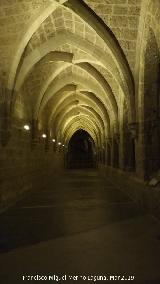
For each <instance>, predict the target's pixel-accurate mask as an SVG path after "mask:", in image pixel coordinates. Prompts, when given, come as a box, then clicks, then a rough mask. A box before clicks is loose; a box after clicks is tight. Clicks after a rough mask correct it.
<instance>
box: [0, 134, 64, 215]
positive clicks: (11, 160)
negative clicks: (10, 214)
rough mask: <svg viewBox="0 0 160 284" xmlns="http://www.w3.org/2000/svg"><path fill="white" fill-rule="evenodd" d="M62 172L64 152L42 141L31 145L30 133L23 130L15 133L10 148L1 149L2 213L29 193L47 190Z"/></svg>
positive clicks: (2, 147)
mask: <svg viewBox="0 0 160 284" xmlns="http://www.w3.org/2000/svg"><path fill="white" fill-rule="evenodd" d="M1 138H2V137H1ZM1 142H2V141H1ZM62 170H63V153H62V152H55V151H54V149H53V145H50V148H48V147H47V149H46V145H45V141H43V140H42V139H41V140H39V141H37V143H36V144H35V145H32V144H31V139H30V133H28V132H24V131H23V130H21V129H19V130H18V129H16V130H14V131H12V137H11V138H10V140H9V141H8V143H7V145H5V146H2V145H1V146H0V211H3V210H4V209H6V208H7V207H8V206H10V205H12V204H14V202H16V201H17V200H18V199H20V198H21V197H22V196H23V195H24V194H26V192H28V191H34V190H37V189H40V188H41V187H45V186H46V184H47V183H48V182H49V180H50V179H51V178H54V177H55V178H56V177H57V176H58V175H59V173H60V172H61V171H62Z"/></svg>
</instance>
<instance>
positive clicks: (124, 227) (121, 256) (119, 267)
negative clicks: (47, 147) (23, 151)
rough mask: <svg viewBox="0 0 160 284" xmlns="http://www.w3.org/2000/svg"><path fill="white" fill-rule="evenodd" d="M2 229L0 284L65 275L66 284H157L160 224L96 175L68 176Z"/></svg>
mask: <svg viewBox="0 0 160 284" xmlns="http://www.w3.org/2000/svg"><path fill="white" fill-rule="evenodd" d="M0 227H1V233H0V279H1V283H3V284H10V283H11V284H14V283H30V282H31V283H34V281H30V282H29V281H28V280H27V279H26V280H24V281H22V276H26V275H32V276H33V275H37V274H38V275H59V277H62V276H63V275H66V276H67V279H66V280H65V281H64V282H63V281H59V283H66V284H69V283H94V282H91V281H88V282H87V281H84V280H83V279H82V278H81V279H78V280H77V281H73V280H72V281H71V280H70V279H69V275H77V276H78V275H79V276H80V275H84V276H86V277H88V276H89V275H90V276H91V275H94V276H96V275H106V274H107V275H121V276H123V275H125V276H126V277H128V276H134V277H135V280H134V281H126V282H127V283H141V284H142V283H157V284H158V283H160V282H159V281H160V271H159V261H160V224H159V223H158V222H157V221H155V219H153V217H151V216H149V215H146V214H144V213H143V212H142V210H140V209H139V208H138V207H137V206H136V204H135V203H134V202H133V201H132V200H131V199H130V198H129V197H128V196H126V195H125V194H124V193H123V192H122V191H121V189H120V188H119V187H117V186H115V184H114V183H113V181H111V180H109V179H107V178H105V179H104V178H102V177H100V176H99V174H98V171H96V170H93V169H92V170H90V169H87V170H67V171H65V172H64V173H63V176H62V177H61V178H60V179H59V178H57V179H55V178H54V179H52V180H50V183H48V184H47V186H46V187H44V188H43V187H42V188H41V189H40V190H35V191H34V192H32V193H28V194H27V196H26V197H25V198H24V199H23V200H21V201H19V202H18V203H17V204H16V205H15V206H13V207H12V208H10V209H9V210H7V211H6V212H5V213H3V214H2V215H1V216H0ZM153 280H154V282H152V281H153ZM111 282H112V283H113V281H111ZM40 283H41V282H40ZM46 283H52V282H47V281H46ZM53 283H56V281H55V282H54V281H53ZM98 283H99V282H98ZM100 283H103V281H100ZM105 283H106V282H105ZM108 283H110V282H109V281H108Z"/></svg>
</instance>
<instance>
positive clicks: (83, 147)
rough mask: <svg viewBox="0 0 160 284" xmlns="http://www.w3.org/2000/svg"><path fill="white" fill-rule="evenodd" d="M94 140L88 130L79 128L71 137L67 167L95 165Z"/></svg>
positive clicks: (76, 167)
mask: <svg viewBox="0 0 160 284" xmlns="http://www.w3.org/2000/svg"><path fill="white" fill-rule="evenodd" d="M95 160H96V159H95V154H94V141H93V139H92V138H91V136H90V135H89V134H88V132H86V131H84V130H78V131H76V132H75V133H74V135H73V136H72V138H71V139H70V142H69V145H68V153H67V167H68V168H70V169H81V168H93V167H95V166H96V165H95Z"/></svg>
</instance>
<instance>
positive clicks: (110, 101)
mask: <svg viewBox="0 0 160 284" xmlns="http://www.w3.org/2000/svg"><path fill="white" fill-rule="evenodd" d="M140 5H141V0H115V1H113V0H112V1H110V0H85V1H81V0H68V1H67V0H61V1H54V0H39V1H31V0H28V1H21V2H17V1H6V0H4V1H3V3H1V4H0V15H2V17H1V18H2V19H3V21H2V24H1V25H0V40H1V46H0V51H1V53H2V63H3V64H2V66H1V69H2V70H0V72H1V73H2V75H3V78H4V80H5V82H6V85H7V91H8V92H9V94H10V98H11V100H10V107H11V113H12V116H13V117H15V118H16V119H23V120H25V121H26V122H27V121H31V120H35V121H38V125H39V129H40V130H43V131H47V133H49V135H50V137H51V138H55V139H57V140H58V141H63V143H66V144H67V143H68V141H69V139H70V138H71V136H72V135H73V133H74V132H75V131H77V130H78V129H84V130H86V131H87V132H88V133H89V134H90V135H91V136H92V138H93V139H94V141H95V144H96V145H97V146H98V145H101V144H103V143H105V141H106V139H107V138H109V137H111V136H112V135H113V134H114V133H118V132H119V129H120V127H121V124H122V123H123V113H124V106H125V111H127V117H128V121H129V122H133V121H134V119H135V93H134V70H135V53H136V41H137V33H138V23H139V15H140V7H141V6H140ZM4 29H5V33H4ZM126 106H127V107H126Z"/></svg>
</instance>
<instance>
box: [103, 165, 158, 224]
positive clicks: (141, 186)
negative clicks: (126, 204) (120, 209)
mask: <svg viewBox="0 0 160 284" xmlns="http://www.w3.org/2000/svg"><path fill="white" fill-rule="evenodd" d="M98 169H99V173H100V175H102V176H103V177H104V178H108V179H112V182H113V183H114V184H115V185H116V186H117V187H118V188H119V189H120V190H121V191H123V192H125V193H126V194H127V195H128V196H129V197H130V198H131V199H132V200H134V202H136V203H137V205H138V206H139V207H140V208H141V209H142V210H143V211H144V212H148V213H149V214H151V215H153V216H154V217H156V218H158V219H159V220H160V188H159V186H157V187H150V186H148V185H146V183H145V182H144V181H143V180H140V179H138V177H136V176H135V175H134V173H129V172H123V171H122V170H119V169H115V168H112V167H108V166H104V165H99V166H98Z"/></svg>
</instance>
